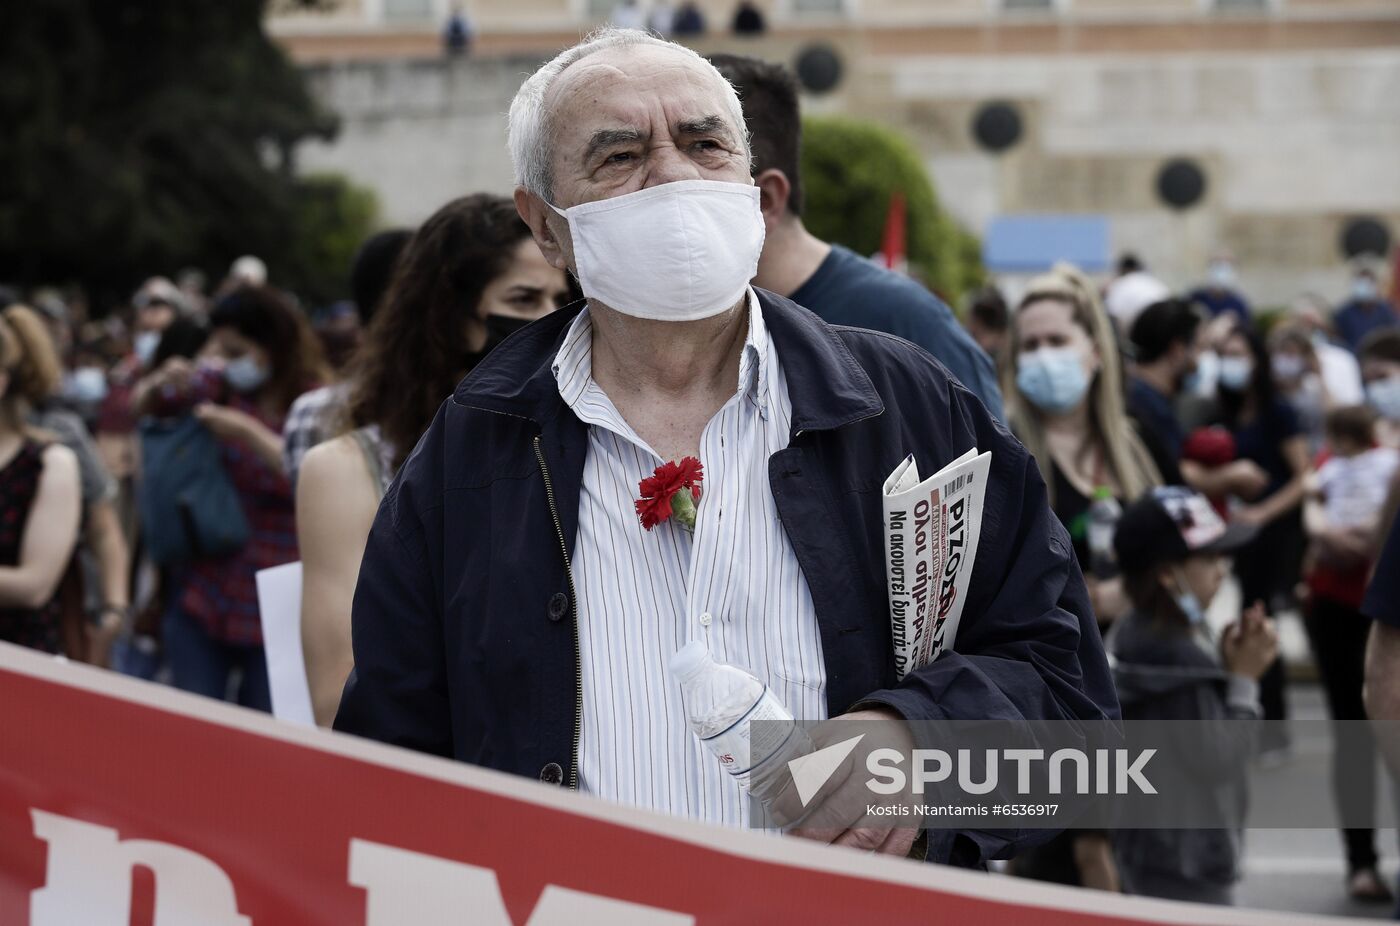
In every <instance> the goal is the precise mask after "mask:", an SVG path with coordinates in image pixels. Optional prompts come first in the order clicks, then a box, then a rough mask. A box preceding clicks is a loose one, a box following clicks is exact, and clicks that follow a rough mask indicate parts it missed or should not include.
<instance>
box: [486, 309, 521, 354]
mask: <svg viewBox="0 0 1400 926" xmlns="http://www.w3.org/2000/svg"><path fill="white" fill-rule="evenodd" d="M528 324H530V319H528V318H513V317H512V316H509V315H487V316H486V344H485V346H484V347H482V349H481V352H482V353H483V354H489V353H491V351H493V350H495V348H496V346H497V345H498V344H500V343H501V342H502V341H504V340H505V339H506V338H508V337H510V336H511V335H513V334H515V333H516V332H517V331H519V330H520V329H521V328H524V327H525V326H526V325H528Z"/></svg>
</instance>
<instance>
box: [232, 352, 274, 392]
mask: <svg viewBox="0 0 1400 926" xmlns="http://www.w3.org/2000/svg"><path fill="white" fill-rule="evenodd" d="M224 379H225V380H227V381H228V384H229V385H230V386H231V387H233V390H234V391H235V392H256V391H257V390H258V388H259V387H260V386H262V384H263V383H265V382H267V369H266V368H265V367H263V365H262V364H260V363H258V362H257V361H256V360H254V359H253V358H252V357H249V356H246V355H245V356H242V357H239V358H237V359H236V360H230V361H229V362H228V365H227V366H225V367H224Z"/></svg>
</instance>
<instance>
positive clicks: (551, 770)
mask: <svg viewBox="0 0 1400 926" xmlns="http://www.w3.org/2000/svg"><path fill="white" fill-rule="evenodd" d="M540 781H543V782H544V783H545V784H547V785H557V784H560V783H562V782H563V781H564V769H563V767H562V766H561V765H560V764H559V763H558V762H551V763H549V764H548V765H546V766H545V767H544V768H542V769H540Z"/></svg>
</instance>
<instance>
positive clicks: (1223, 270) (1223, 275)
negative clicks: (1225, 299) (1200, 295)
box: [1208, 261, 1235, 289]
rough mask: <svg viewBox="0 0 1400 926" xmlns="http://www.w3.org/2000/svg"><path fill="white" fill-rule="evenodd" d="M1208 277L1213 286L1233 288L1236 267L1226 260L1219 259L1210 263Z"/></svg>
mask: <svg viewBox="0 0 1400 926" xmlns="http://www.w3.org/2000/svg"><path fill="white" fill-rule="evenodd" d="M1208 277H1209V279H1210V282H1211V285H1212V286H1216V287H1218V288H1220V289H1232V288H1234V285H1235V268H1234V267H1232V266H1231V265H1230V264H1228V263H1226V262H1224V261H1218V262H1216V263H1213V264H1211V265H1210V272H1209V274H1208Z"/></svg>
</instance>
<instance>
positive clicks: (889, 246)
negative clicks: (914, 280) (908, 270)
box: [880, 190, 905, 270]
mask: <svg viewBox="0 0 1400 926" xmlns="http://www.w3.org/2000/svg"><path fill="white" fill-rule="evenodd" d="M904 237H905V235H904V194H903V193H902V192H900V191H899V190H895V191H894V195H893V196H891V197H890V211H889V213H888V214H887V215H886V216H885V237H884V240H883V241H882V242H881V244H880V252H881V253H882V254H884V255H885V266H886V267H888V268H889V269H891V270H894V269H896V268H903V267H904Z"/></svg>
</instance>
